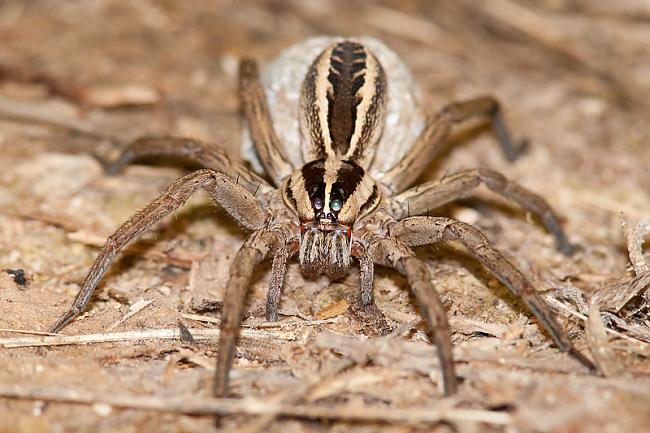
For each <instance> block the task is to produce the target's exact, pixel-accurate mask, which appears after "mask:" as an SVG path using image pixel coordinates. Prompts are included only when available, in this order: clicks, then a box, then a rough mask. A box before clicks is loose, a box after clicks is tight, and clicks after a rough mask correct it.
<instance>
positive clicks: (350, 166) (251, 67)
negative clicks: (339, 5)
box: [51, 39, 593, 397]
mask: <svg viewBox="0 0 650 433" xmlns="http://www.w3.org/2000/svg"><path fill="white" fill-rule="evenodd" d="M319 52H320V53H319V54H318V55H317V56H315V60H314V61H313V62H312V63H311V65H308V68H307V69H306V71H305V74H304V77H305V78H304V81H303V83H302V85H301V88H300V101H299V104H300V107H299V112H300V134H301V137H302V144H301V149H300V150H301V151H302V161H303V165H302V166H296V164H295V163H292V162H291V159H292V155H290V152H289V151H288V150H287V149H286V148H285V146H284V145H283V143H282V141H281V140H280V138H279V136H280V135H281V134H278V132H277V131H275V130H274V125H273V122H272V116H271V111H270V109H269V103H268V101H267V96H266V94H265V89H264V87H263V85H262V83H261V80H260V77H259V75H258V69H257V65H256V63H255V62H254V61H252V60H244V61H242V63H241V65H240V96H241V103H242V108H243V112H244V115H245V118H246V119H247V123H248V128H249V131H250V136H251V138H252V141H253V143H254V146H255V151H256V153H257V156H258V157H259V160H260V161H261V164H262V166H263V168H264V171H265V177H264V178H263V177H261V176H260V175H258V174H256V173H255V172H254V171H253V170H251V169H249V168H248V167H247V166H244V165H242V164H239V163H235V162H233V161H231V160H230V158H228V156H227V155H226V154H225V152H224V151H223V150H220V149H219V148H217V147H215V146H212V145H208V144H206V143H202V142H200V141H198V140H193V139H187V138H173V137H162V138H155V137H150V138H143V139H139V140H137V141H135V142H133V143H132V144H131V145H129V146H128V147H127V148H126V150H125V151H124V152H123V154H122V156H121V157H120V158H119V160H118V161H117V162H116V163H115V164H114V165H113V166H112V167H111V169H110V171H113V172H115V171H117V170H119V169H120V168H121V167H122V166H124V165H125V164H128V163H130V162H132V161H134V160H136V159H139V158H141V157H146V156H152V155H168V156H175V157H184V158H189V159H191V160H193V161H195V162H197V163H199V164H201V165H202V166H204V167H206V168H205V169H201V170H197V171H194V172H192V173H190V174H188V175H186V176H184V177H181V178H180V179H178V180H176V181H175V182H173V183H172V184H171V185H170V186H169V188H168V189H167V191H166V192H165V193H164V194H162V195H161V196H160V197H158V198H157V199H155V200H154V201H153V202H152V203H151V204H149V205H148V206H147V207H146V208H144V209H143V210H141V211H140V212H138V213H136V214H135V215H134V216H133V217H132V218H131V219H130V220H128V221H127V222H125V223H124V224H122V226H120V228H119V229H117V231H116V232H115V233H113V234H112V235H111V236H110V237H109V238H108V239H107V241H106V244H105V245H104V246H103V247H102V248H101V250H100V253H99V256H98V257H97V259H96V260H95V262H94V264H93V266H92V268H91V269H90V271H89V273H88V275H87V277H86V279H85V281H84V283H83V285H82V287H81V290H80V292H79V294H78V295H77V297H76V298H75V300H74V303H73V304H72V307H71V308H70V309H69V311H68V312H67V313H65V314H64V315H63V316H62V317H61V318H60V319H59V320H58V321H57V322H56V324H55V325H54V326H53V327H52V328H51V329H52V331H53V332H58V331H59V330H61V329H62V328H63V327H64V326H65V325H66V324H67V323H69V322H70V321H71V320H72V319H73V318H74V317H75V316H77V315H78V314H79V313H80V312H81V311H83V310H84V308H85V307H86V305H87V304H88V301H89V299H90V297H91V295H92V293H93V291H94V290H95V288H96V287H97V285H98V283H99V282H100V280H101V279H102V277H103V275H104V273H105V272H106V270H107V269H108V267H109V266H110V264H111V263H112V262H113V260H114V259H115V256H116V255H117V253H118V252H119V251H120V250H122V249H123V248H124V247H125V246H126V245H127V244H128V243H130V242H132V241H134V240H136V239H137V238H138V237H140V235H142V234H143V233H144V232H145V231H146V230H148V229H149V228H151V227H152V226H154V225H155V224H156V223H157V222H159V221H160V220H161V219H162V218H163V217H165V216H166V215H169V214H170V213H171V212H173V211H174V210H176V209H178V208H179V207H180V206H181V205H182V204H183V203H184V202H185V201H186V200H187V199H188V198H189V197H190V196H191V195H192V194H193V193H194V192H196V191H197V190H201V189H202V190H204V191H206V192H207V193H208V194H209V195H210V196H211V197H212V198H213V199H214V200H215V202H216V203H218V204H219V205H220V206H222V207H223V208H224V209H225V210H226V211H227V212H228V213H229V214H230V216H231V217H233V218H234V219H235V221H237V223H239V224H240V225H241V226H242V227H244V228H246V229H249V230H251V231H252V233H251V234H250V236H249V237H248V238H247V239H246V241H245V242H244V244H243V246H242V247H241V248H240V250H239V251H238V252H237V254H236V256H235V258H234V260H233V263H232V267H231V269H230V280H229V281H228V283H227V288H226V293H225V296H224V299H223V312H222V321H221V333H220V337H219V348H218V356H217V368H216V377H215V383H214V394H215V395H216V396H219V397H221V396H225V395H226V394H227V388H228V373H229V370H230V368H231V364H232V361H233V357H234V349H235V344H236V341H237V337H238V334H239V328H240V324H241V318H242V310H243V306H244V301H245V297H246V294H247V292H248V288H249V284H250V281H251V277H252V274H253V271H254V269H255V267H256V266H257V265H258V264H259V263H260V262H261V261H263V260H265V259H267V258H269V257H272V258H273V262H272V268H271V274H272V277H271V284H270V288H269V291H268V298H267V305H266V317H267V319H268V320H269V321H275V320H277V319H278V303H279V300H280V295H281V292H282V286H283V279H284V275H285V272H286V270H287V261H288V260H289V259H290V257H291V256H292V255H294V254H296V253H297V254H298V257H299V261H300V265H301V269H302V270H303V271H304V272H305V273H306V274H319V273H323V274H326V275H328V276H330V277H332V278H339V277H341V276H343V275H345V274H346V273H347V272H348V270H349V267H350V265H351V261H352V259H353V258H354V259H356V260H357V261H358V262H359V267H360V292H359V302H360V304H361V305H362V306H366V307H368V306H372V305H373V303H374V301H373V268H374V264H379V265H381V266H385V267H390V268H394V269H395V270H397V271H398V272H400V273H401V274H403V275H404V276H405V277H406V279H407V281H408V284H409V287H410V289H411V291H412V292H413V294H414V295H415V299H416V301H417V304H418V306H419V309H420V312H421V314H422V316H423V317H424V318H425V320H426V322H427V324H428V326H429V328H430V330H431V331H432V334H433V339H434V341H435V345H436V347H437V353H438V357H439V360H440V365H441V368H442V378H443V385H444V392H445V394H447V395H449V394H453V393H455V392H456V391H457V387H458V382H457V378H456V375H455V373H454V363H453V359H452V346H451V341H450V335H449V325H448V323H447V318H446V314H445V309H444V307H443V304H442V302H441V300H440V297H439V296H438V294H437V292H436V290H435V288H434V284H433V281H432V278H431V274H430V272H429V266H428V265H427V264H426V263H425V262H424V261H423V260H421V259H419V258H417V257H416V255H415V254H414V252H413V250H412V248H413V247H416V246H420V245H428V244H436V243H440V242H445V241H451V240H454V241H459V242H460V243H461V244H462V245H463V246H464V247H465V249H466V250H467V252H468V253H469V254H470V255H472V256H473V257H474V258H475V259H476V260H478V261H479V262H481V263H482V264H483V265H484V266H485V267H486V268H487V269H488V270H489V271H490V272H491V273H492V274H493V275H494V276H495V277H496V278H497V279H498V280H499V281H501V282H502V283H503V284H504V285H505V286H506V287H507V288H508V289H509V290H510V291H511V292H512V293H513V294H514V295H516V296H518V297H520V298H521V299H523V301H524V303H525V304H526V305H527V307H528V308H529V309H530V311H531V312H532V313H533V314H534V315H535V316H536V317H537V319H538V320H539V321H540V323H541V324H542V325H543V326H544V328H545V329H546V330H547V331H548V333H549V334H550V336H551V337H552V339H553V341H554V342H555V343H556V344H557V346H558V347H559V349H560V350H561V351H563V352H568V353H570V354H571V355H573V356H574V357H575V358H577V359H578V360H579V361H580V362H582V363H583V364H584V365H586V366H588V367H590V368H593V365H592V363H591V362H590V361H589V360H588V359H587V358H585V357H584V356H583V355H582V354H581V353H580V352H579V351H578V350H576V349H575V347H574V346H573V345H572V343H571V340H570V339H569V337H568V336H567V334H566V332H565V331H564V330H563V329H562V327H561V326H560V324H559V323H558V321H557V320H556V318H555V316H554V315H553V313H552V312H551V310H550V309H549V307H548V306H547V304H546V303H545V302H544V300H543V299H542V298H541V297H540V295H539V294H538V293H537V291H536V290H535V288H534V287H533V285H532V284H531V283H530V281H529V280H528V279H527V278H526V277H525V276H524V275H523V274H522V273H521V272H520V271H519V270H518V269H517V268H516V267H515V266H513V265H512V264H511V263H510V262H509V261H508V260H507V259H506V258H505V257H504V256H503V255H502V254H501V253H500V252H499V251H497V250H496V249H495V248H493V247H492V246H491V245H490V243H489V241H488V240H487V239H486V237H485V236H484V235H483V233H481V232H480V231H479V230H478V229H477V228H475V227H473V226H472V225H470V224H467V223H464V222H461V221H458V220H455V219H452V218H446V217H431V216H422V215H424V214H426V213H428V211H429V210H433V209H436V208H440V207H441V206H444V205H446V204H447V203H450V202H453V201H455V200H457V199H459V198H461V197H463V196H466V195H467V194H469V193H471V192H473V191H474V189H475V188H477V187H478V186H479V185H481V184H484V185H486V186H487V187H488V188H489V189H490V190H492V191H494V192H495V193H497V194H499V195H501V196H503V197H504V198H506V199H508V200H511V201H512V202H514V203H516V204H518V205H519V206H521V207H522V208H523V209H525V210H526V211H528V212H530V213H531V214H533V215H535V216H537V217H538V218H539V219H540V220H541V221H542V222H543V224H544V226H545V227H546V228H547V229H548V231H549V232H551V233H552V234H553V235H554V236H555V239H556V242H557V246H558V248H559V250H560V251H561V252H563V253H564V254H567V255H569V254H571V251H572V247H571V245H570V243H569V242H568V240H567V238H566V236H565V235H564V233H563V231H562V228H561V227H560V223H559V220H558V217H557V216H556V214H555V212H554V211H553V210H552V209H551V207H550V206H549V205H548V203H547V202H546V201H545V200H544V199H543V198H542V197H540V196H539V195H537V194H535V193H533V192H531V191H529V190H528V189H526V188H524V187H523V186H521V185H519V184H518V183H516V182H514V181H512V180H509V179H507V178H506V177H504V176H503V175H502V174H500V173H498V172H496V171H493V170H490V169H486V168H478V169H469V170H462V171H459V172H457V173H454V174H452V175H449V176H445V177H444V178H443V179H441V180H439V181H435V182H425V183H422V184H420V185H417V186H415V187H412V188H410V189H407V188H408V187H409V186H410V185H411V184H412V183H413V182H414V181H415V180H416V179H417V178H418V177H419V176H420V174H422V172H423V171H424V169H425V168H426V167H427V165H428V164H429V162H430V161H431V160H432V159H433V158H434V156H435V155H436V154H438V153H439V152H440V150H441V148H442V147H443V145H444V142H445V139H446V138H447V137H448V135H449V133H450V131H451V129H452V127H453V125H456V124H459V123H462V122H464V121H466V120H467V119H470V118H474V117H484V118H487V119H488V120H489V121H490V122H491V125H492V127H493V130H494V133H495V135H496V138H497V139H498V141H499V144H500V146H501V149H502V151H503V153H504V154H505V156H506V157H507V158H508V159H510V160H512V159H514V158H515V157H516V155H517V149H516V148H515V146H513V144H512V142H511V140H510V137H509V134H508V131H507V129H506V126H505V123H504V121H503V118H502V114H501V111H500V109H499V104H498V103H497V101H496V100H495V99H493V98H491V97H482V98H477V99H472V100H468V101H464V102H456V103H452V104H449V105H447V106H446V107H444V108H443V109H442V110H441V111H439V112H438V113H437V114H435V115H433V116H430V117H428V118H427V119H426V123H425V125H424V127H423V128H422V129H421V132H420V133H419V136H418V137H417V139H416V140H415V141H414V143H413V144H412V145H411V146H410V147H408V148H407V150H406V151H405V152H403V155H402V156H401V157H400V158H399V159H398V160H395V161H394V162H393V164H392V166H391V167H390V168H389V169H388V170H385V171H377V170H374V171H373V169H372V167H373V160H374V159H377V160H379V159H380V158H382V157H383V155H379V154H378V155H375V153H376V152H375V151H376V149H377V147H378V143H380V141H381V139H382V130H383V127H384V123H385V119H386V118H387V116H386V113H387V111H390V110H394V109H393V108H390V107H391V106H389V105H388V104H387V100H388V98H389V95H390V93H389V91H388V86H390V85H391V80H393V79H395V80H396V79H398V78H399V77H398V76H397V75H399V74H398V73H397V72H393V71H392V70H386V71H385V70H384V69H383V67H382V63H381V61H380V58H382V57H383V58H386V56H387V54H386V53H387V52H389V53H392V52H390V50H388V49H387V48H386V47H385V46H384V45H383V44H381V43H380V42H378V41H373V40H364V39H357V40H350V39H336V40H334V41H329V42H327V43H321V45H320V48H319ZM376 54H378V55H376ZM391 55H393V54H391ZM312 58H313V57H312ZM391 97H396V96H395V95H392V96H391ZM397 97H399V95H398V96H397ZM280 132H281V133H282V131H280ZM407 144H408V143H394V144H391V145H392V146H397V145H402V146H405V145H407ZM293 158H294V159H295V155H294V156H293ZM371 173H373V174H374V175H373V176H371ZM415 215H419V216H415Z"/></svg>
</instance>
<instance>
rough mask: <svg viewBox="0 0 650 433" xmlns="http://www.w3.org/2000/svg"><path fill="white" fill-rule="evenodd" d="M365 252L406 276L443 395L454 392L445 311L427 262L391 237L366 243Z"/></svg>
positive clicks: (381, 263) (453, 373) (455, 388)
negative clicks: (436, 363) (439, 374)
mask: <svg viewBox="0 0 650 433" xmlns="http://www.w3.org/2000/svg"><path fill="white" fill-rule="evenodd" d="M369 252H370V255H371V257H372V259H373V260H374V261H375V262H376V263H378V264H380V265H382V266H388V267H392V268H394V269H396V270H397V271H398V272H400V273H401V274H403V275H405V276H406V279H407V281H408V283H409V286H410V289H411V291H412V292H413V294H414V295H415V299H416V301H417V304H418V307H419V308H420V312H421V314H422V316H423V317H424V319H425V320H426V322H427V325H428V326H429V329H430V330H431V332H432V333H433V340H434V342H435V345H436V349H437V353H438V359H439V361H440V369H441V371H442V379H443V380H442V382H443V386H444V390H445V395H451V394H454V393H456V391H457V390H458V380H457V378H456V373H455V368H454V361H453V353H452V346H451V338H450V335H449V324H448V322H447V313H446V311H445V308H444V306H443V305H442V301H441V300H440V297H439V296H438V293H437V292H436V289H435V287H434V286H433V282H432V281H431V275H430V274H429V269H428V267H427V264H426V263H425V262H423V261H422V260H420V259H418V258H417V257H415V256H414V254H413V252H412V251H411V250H410V249H409V248H408V247H407V246H405V245H404V244H403V243H401V242H400V241H399V240H396V239H393V238H386V239H381V240H379V241H376V242H374V243H373V244H371V246H370V247H369Z"/></svg>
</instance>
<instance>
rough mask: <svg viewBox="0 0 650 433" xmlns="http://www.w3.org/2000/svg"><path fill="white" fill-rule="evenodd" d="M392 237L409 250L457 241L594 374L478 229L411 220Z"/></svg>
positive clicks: (524, 282) (523, 280)
mask: <svg viewBox="0 0 650 433" xmlns="http://www.w3.org/2000/svg"><path fill="white" fill-rule="evenodd" d="M391 236H394V237H396V238H397V239H399V240H401V241H402V242H403V243H404V244H406V245H408V246H419V245H428V244H435V243H439V242H443V241H448V240H457V241H460V243H461V244H462V245H463V246H464V247H465V249H466V250H467V252H469V254H471V255H472V256H473V257H474V258H475V259H476V260H478V261H479V262H481V263H482V264H483V265H484V266H485V267H486V268H487V269H488V270H490V272H491V273H492V274H493V275H494V276H495V277H496V278H497V279H498V280H499V281H501V283H503V285H505V286H506V287H507V288H508V289H509V290H510V292H512V294H514V295H515V296H517V297H520V298H521V299H522V300H523V301H524V303H525V304H526V306H527V307H528V308H529V309H530V311H531V312H532V313H533V314H534V315H535V316H536V317H537V319H538V320H539V321H540V322H541V324H542V325H543V326H544V328H545V329H546V330H547V331H548V333H549V334H550V335H551V337H552V338H553V340H554V341H555V343H556V344H557V346H558V347H559V349H560V350H561V351H562V352H568V353H569V354H571V355H572V356H573V357H574V358H576V359H577V360H578V361H580V362H581V363H582V364H583V365H585V366H586V367H588V368H589V369H591V370H595V366H594V364H593V363H592V362H591V361H590V360H589V359H587V358H586V357H585V356H584V355H583V354H582V353H580V352H579V351H578V350H577V349H576V348H575V347H574V346H573V343H572V342H571V340H570V339H569V336H568V335H567V334H566V332H565V331H564V330H563V329H562V327H561V326H560V324H559V323H558V321H557V320H556V319H555V316H554V315H553V313H551V310H550V309H549V307H548V305H547V304H546V302H544V300H543V299H542V297H541V296H540V295H539V294H538V293H537V290H535V288H534V287H533V285H532V284H531V283H530V282H529V281H528V279H527V278H526V277H525V276H524V275H523V274H522V273H521V272H520V271H519V269H517V268H516V267H515V266H514V265H512V264H511V263H510V262H509V261H508V260H507V259H506V258H505V257H504V256H503V255H502V254H501V253H500V252H499V251H498V250H496V249H495V248H493V247H492V246H491V245H490V243H489V241H488V240H487V238H486V237H485V235H483V233H481V232H480V231H479V230H478V229H477V228H475V227H473V226H471V225H469V224H467V223H463V222H461V221H457V220H454V219H451V218H442V217H413V218H408V219H405V220H403V221H400V222H399V223H397V224H396V225H394V226H393V227H392V228H391Z"/></svg>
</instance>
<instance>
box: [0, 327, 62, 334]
mask: <svg viewBox="0 0 650 433" xmlns="http://www.w3.org/2000/svg"><path fill="white" fill-rule="evenodd" d="M0 332H9V333H13V334H28V335H57V334H55V333H53V332H44V331H32V330H29V329H12V328H0Z"/></svg>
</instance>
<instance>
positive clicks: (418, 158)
mask: <svg viewBox="0 0 650 433" xmlns="http://www.w3.org/2000/svg"><path fill="white" fill-rule="evenodd" d="M480 116H482V117H487V118H488V119H489V120H490V123H491V124H492V129H493V130H494V133H495V135H496V137H497V139H498V140H499V144H500V146H501V150H502V151H503V154H504V155H505V157H506V159H508V160H509V161H514V160H515V159H516V158H517V156H518V154H519V151H520V148H521V146H519V147H515V145H514V144H513V143H512V140H511V138H510V134H509V133H508V129H507V127H506V124H505V122H504V120H503V114H502V113H501V109H500V107H499V103H498V101H497V100H496V99H494V98H492V97H489V96H485V97H481V98H476V99H470V100H468V101H462V102H455V103H452V104H449V105H447V106H446V107H444V108H443V109H442V110H441V111H440V112H439V113H438V114H436V115H435V116H432V117H430V118H429V119H428V120H427V123H426V125H425V126H424V129H423V130H422V132H421V133H420V136H419V137H418V139H417V141H416V142H415V144H414V145H413V147H412V148H411V150H410V151H409V152H408V153H407V154H406V155H404V157H403V158H402V159H401V160H400V161H399V162H398V163H397V164H395V166H393V167H392V168H391V169H390V170H388V171H387V172H386V173H385V174H384V175H383V176H381V177H379V179H378V180H379V181H381V182H382V183H383V184H384V185H386V186H387V187H388V188H389V189H390V190H391V191H392V192H394V193H395V192H400V191H404V189H406V188H407V187H408V186H409V185H411V184H412V183H413V182H414V181H415V180H416V179H417V178H418V177H419V176H420V174H422V172H423V171H424V169H425V168H426V167H427V166H428V165H429V163H430V162H431V161H432V160H433V158H434V157H435V156H436V155H437V154H438V153H440V151H441V150H442V149H443V148H444V144H445V140H446V138H447V137H448V136H449V133H450V132H451V128H452V126H453V125H455V124H458V123H462V122H464V121H466V120H469V119H471V118H473V117H480Z"/></svg>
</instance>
